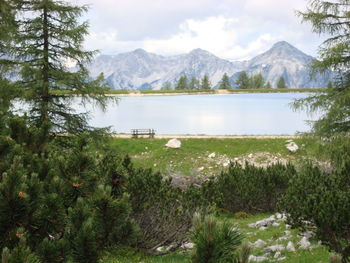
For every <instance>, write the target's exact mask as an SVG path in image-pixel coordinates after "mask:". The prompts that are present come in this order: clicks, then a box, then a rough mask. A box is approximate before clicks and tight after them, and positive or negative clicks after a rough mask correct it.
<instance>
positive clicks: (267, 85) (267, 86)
mask: <svg viewBox="0 0 350 263" xmlns="http://www.w3.org/2000/svg"><path fill="white" fill-rule="evenodd" d="M264 88H265V89H271V88H272V87H271V83H270V81H268V82H266V84H265V86H264Z"/></svg>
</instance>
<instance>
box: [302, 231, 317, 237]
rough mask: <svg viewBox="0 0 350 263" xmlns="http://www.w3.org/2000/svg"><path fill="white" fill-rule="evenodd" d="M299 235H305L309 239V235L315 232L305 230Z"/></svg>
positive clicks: (311, 235)
mask: <svg viewBox="0 0 350 263" xmlns="http://www.w3.org/2000/svg"><path fill="white" fill-rule="evenodd" d="M300 235H301V236H302V237H306V238H307V239H309V238H310V237H313V236H314V235H315V233H314V232H312V231H305V232H303V233H301V234H300Z"/></svg>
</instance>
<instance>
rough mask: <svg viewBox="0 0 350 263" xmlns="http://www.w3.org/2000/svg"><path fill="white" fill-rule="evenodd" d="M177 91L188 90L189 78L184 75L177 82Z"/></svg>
mask: <svg viewBox="0 0 350 263" xmlns="http://www.w3.org/2000/svg"><path fill="white" fill-rule="evenodd" d="M175 89H176V90H187V89H188V81H187V76H186V75H182V76H181V77H180V78H179V80H178V81H177V84H176V87H175Z"/></svg>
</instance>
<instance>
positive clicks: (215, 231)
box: [191, 213, 243, 263]
mask: <svg viewBox="0 0 350 263" xmlns="http://www.w3.org/2000/svg"><path fill="white" fill-rule="evenodd" d="M242 239H243V236H242V234H241V233H240V232H239V231H238V230H237V229H236V228H234V227H233V226H232V225H231V224H229V223H228V222H223V223H220V222H219V221H218V220H217V219H216V218H215V217H213V216H210V215H209V216H206V217H204V219H202V218H201V216H200V214H198V213H196V214H195V216H194V218H193V228H192V231H191V240H192V242H193V243H194V245H195V246H194V250H193V256H192V262H193V263H210V262H213V263H214V262H218V263H220V262H221V263H224V262H225V263H228V262H239V261H240V256H239V253H238V251H237V250H238V247H239V246H240V245H241V243H242Z"/></svg>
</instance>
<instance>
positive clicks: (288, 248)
mask: <svg viewBox="0 0 350 263" xmlns="http://www.w3.org/2000/svg"><path fill="white" fill-rule="evenodd" d="M286 249H287V250H288V251H290V252H294V251H295V247H294V244H293V242H292V241H289V242H288V244H287V246H286Z"/></svg>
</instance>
